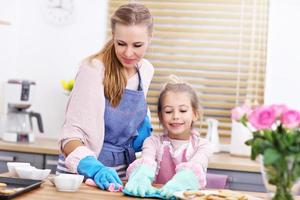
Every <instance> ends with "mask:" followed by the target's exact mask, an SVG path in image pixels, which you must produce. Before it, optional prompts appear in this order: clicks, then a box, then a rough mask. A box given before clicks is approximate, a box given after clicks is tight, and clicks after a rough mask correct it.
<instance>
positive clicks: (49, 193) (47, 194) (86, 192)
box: [14, 181, 300, 200]
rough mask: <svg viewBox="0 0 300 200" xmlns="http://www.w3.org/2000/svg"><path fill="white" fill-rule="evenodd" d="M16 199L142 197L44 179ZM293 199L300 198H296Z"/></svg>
mask: <svg viewBox="0 0 300 200" xmlns="http://www.w3.org/2000/svg"><path fill="white" fill-rule="evenodd" d="M243 193H244V194H248V195H251V196H253V197H258V198H261V199H267V194H266V193H258V192H243ZM14 199H16V200H32V199H39V200H57V199H76V200H77V199H78V200H80V199H82V200H86V199H97V200H113V199H142V198H133V197H128V196H124V195H123V193H121V192H107V191H103V190H100V189H98V188H96V187H90V186H87V185H85V184H82V185H81V186H80V188H79V190H78V191H76V192H75V193H74V192H58V191H57V190H56V188H55V187H54V186H53V185H52V184H51V183H49V182H48V181H46V182H45V183H43V184H42V186H41V187H40V188H38V189H35V190H32V191H30V192H27V193H24V194H22V195H20V196H19V197H16V198H14ZM148 199H150V198H148ZM295 200H300V198H296V199H295Z"/></svg>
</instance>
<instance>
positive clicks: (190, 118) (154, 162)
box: [124, 77, 212, 199]
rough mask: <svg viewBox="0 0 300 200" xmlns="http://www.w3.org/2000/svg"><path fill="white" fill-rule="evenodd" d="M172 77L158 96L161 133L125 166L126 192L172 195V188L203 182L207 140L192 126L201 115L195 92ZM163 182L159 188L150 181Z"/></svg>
mask: <svg viewBox="0 0 300 200" xmlns="http://www.w3.org/2000/svg"><path fill="white" fill-rule="evenodd" d="M175 78H176V77H173V83H172V82H170V83H167V84H166V85H165V87H164V88H163V90H162V92H161V93H160V96H159V99H158V116H159V120H160V122H161V124H162V125H163V128H164V134H162V135H153V136H150V137H149V138H147V139H146V140H145V142H144V144H143V151H142V157H141V159H138V160H136V161H135V162H133V163H132V164H131V165H130V166H129V168H128V169H127V176H128V177H129V180H128V183H127V184H126V187H125V190H124V192H125V193H129V194H132V195H135V196H142V197H144V196H156V195H160V196H161V197H163V198H167V199H168V198H171V197H172V196H173V193H174V192H175V191H180V190H187V189H200V188H203V187H205V185H206V170H207V165H208V158H209V156H210V155H211V154H212V147H211V145H210V143H209V142H208V141H207V140H205V139H202V138H201V137H199V133H198V132H197V131H196V130H194V129H193V128H192V126H193V123H194V122H195V121H196V120H197V119H199V118H200V108H199V102H198V98H197V94H196V92H195V91H194V90H193V89H192V87H191V86H190V85H188V84H186V83H183V82H179V81H178V79H177V80H176V79H175ZM153 181H154V183H158V184H165V185H164V186H163V187H162V188H161V189H160V190H157V189H156V188H154V187H152V185H151V184H152V182H153Z"/></svg>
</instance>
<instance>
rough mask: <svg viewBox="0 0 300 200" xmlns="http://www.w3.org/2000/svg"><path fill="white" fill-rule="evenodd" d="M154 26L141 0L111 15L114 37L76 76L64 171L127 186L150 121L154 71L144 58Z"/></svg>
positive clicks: (63, 147) (65, 133)
mask: <svg viewBox="0 0 300 200" xmlns="http://www.w3.org/2000/svg"><path fill="white" fill-rule="evenodd" d="M152 29H153V19H152V16H151V14H150V12H149V10H148V9H147V8H146V7H145V6H143V5H141V4H136V3H129V4H126V5H122V6H121V7H119V8H118V9H117V10H116V11H115V13H114V14H113V16H112V17H111V30H112V39H111V40H110V41H109V42H108V43H107V44H106V45H105V47H104V48H103V49H102V51H100V52H99V53H97V54H95V55H92V56H90V57H89V58H88V59H86V60H85V61H84V62H83V63H82V66H81V67H80V69H79V71H78V74H77V76H76V79H75V85H74V88H73V90H72V93H71V95H70V99H69V101H68V104H67V109H66V116H65V122H64V125H63V129H62V134H61V137H60V140H59V141H60V147H61V151H62V153H63V154H62V155H61V156H60V160H59V165H58V172H71V173H79V174H82V175H84V176H85V177H86V178H91V179H93V180H94V182H95V183H96V184H97V186H98V187H100V188H101V189H109V188H110V189H111V187H114V189H118V188H119V187H120V186H121V185H122V182H121V180H120V178H119V177H121V178H122V177H125V172H126V169H127V167H128V165H129V164H130V163H131V162H133V161H134V160H135V150H134V148H133V146H134V144H135V138H136V137H137V130H138V128H140V130H145V126H143V127H142V125H143V124H147V122H148V124H149V119H148V118H147V103H146V100H145V97H146V93H147V90H148V87H149V84H150V82H151V79H152V76H153V73H154V69H153V66H152V65H151V64H150V63H149V62H148V61H147V60H145V59H143V57H144V55H145V52H146V50H147V48H148V45H149V44H150V40H151V36H152ZM149 130H150V128H149V127H146V132H145V131H142V133H141V135H142V136H144V138H143V139H142V140H141V139H140V138H139V137H140V135H139V136H138V138H139V140H138V141H140V142H143V140H144V139H145V137H146V136H147V134H149ZM147 132H148V133H147ZM145 135H146V136H145ZM140 145H141V144H140Z"/></svg>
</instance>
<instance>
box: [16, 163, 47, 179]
mask: <svg viewBox="0 0 300 200" xmlns="http://www.w3.org/2000/svg"><path fill="white" fill-rule="evenodd" d="M15 169H16V171H17V174H18V176H19V177H20V178H26V179H34V180H43V179H45V178H47V176H49V174H50V172H51V169H37V168H35V167H32V166H29V167H15Z"/></svg>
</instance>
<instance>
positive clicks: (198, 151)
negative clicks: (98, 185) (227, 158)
mask: <svg viewBox="0 0 300 200" xmlns="http://www.w3.org/2000/svg"><path fill="white" fill-rule="evenodd" d="M178 144H179V145H178ZM166 146H167V147H169V148H168V149H169V151H170V154H169V155H170V156H171V157H172V160H173V161H174V166H175V169H170V168H168V170H166V171H165V172H163V173H171V171H176V172H177V171H178V170H181V169H183V168H188V169H191V170H192V171H193V172H194V173H195V175H196V176H197V177H198V180H199V183H200V186H201V187H205V185H206V171H207V166H208V160H209V157H210V156H211V155H212V152H213V151H212V145H211V144H210V143H209V142H208V140H206V139H203V138H201V137H200V136H199V134H198V132H197V131H195V130H192V131H191V136H190V139H189V140H188V141H186V142H185V143H184V142H182V141H180V140H179V141H178V140H177V141H176V140H172V139H170V138H169V137H168V136H167V135H166V134H163V135H153V136H150V137H149V138H147V139H146V140H145V142H144V144H143V151H142V156H141V158H140V159H137V160H136V161H134V162H133V163H132V164H131V165H130V166H129V167H128V169H127V177H129V176H130V174H131V173H132V172H133V171H134V170H135V169H136V168H137V167H138V166H140V165H144V164H145V165H148V166H151V167H154V168H155V169H156V175H155V178H154V182H156V180H158V179H159V178H160V177H158V176H159V171H160V166H161V163H162V158H163V154H164V151H165V147H166ZM173 175H174V174H173ZM171 176H172V175H171Z"/></svg>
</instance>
